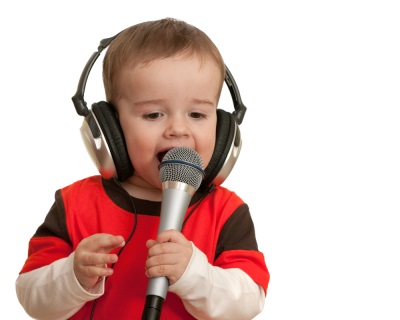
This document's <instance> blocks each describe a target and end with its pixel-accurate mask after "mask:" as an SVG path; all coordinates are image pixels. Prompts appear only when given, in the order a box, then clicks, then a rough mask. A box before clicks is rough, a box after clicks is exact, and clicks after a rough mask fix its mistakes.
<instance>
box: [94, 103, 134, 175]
mask: <svg viewBox="0 0 400 320" xmlns="http://www.w3.org/2000/svg"><path fill="white" fill-rule="evenodd" d="M92 112H93V114H94V116H95V117H96V119H97V122H98V124H99V126H100V130H101V132H102V134H103V136H104V138H105V141H106V143H107V146H108V149H109V151H110V153H111V156H112V160H113V162H114V166H115V169H116V171H117V172H116V173H117V177H118V180H120V181H124V180H126V179H128V178H129V177H130V176H131V175H132V174H133V166H132V163H131V161H130V158H129V154H128V150H127V148H126V143H125V137H124V134H123V132H122V128H121V125H120V123H119V120H118V119H117V116H116V113H115V109H114V107H113V106H112V105H110V104H109V103H107V102H105V101H100V102H98V103H94V104H93V105H92ZM100 171H101V170H100Z"/></svg>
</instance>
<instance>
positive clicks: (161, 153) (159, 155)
mask: <svg viewBox="0 0 400 320" xmlns="http://www.w3.org/2000/svg"><path fill="white" fill-rule="evenodd" d="M168 151H169V150H166V151H163V152H160V153H159V154H158V155H157V157H158V161H160V163H161V162H162V160H163V159H164V157H165V155H166V154H167V152H168Z"/></svg>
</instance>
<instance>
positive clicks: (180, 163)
mask: <svg viewBox="0 0 400 320" xmlns="http://www.w3.org/2000/svg"><path fill="white" fill-rule="evenodd" d="M159 169H160V181H161V183H162V202H161V214H160V224H159V226H158V233H161V232H163V231H165V230H171V229H173V230H178V231H181V230H182V223H183V219H184V217H185V214H186V211H187V208H188V206H189V203H190V200H191V199H192V197H193V195H194V194H195V192H196V191H197V189H198V188H199V187H200V185H201V182H202V180H203V179H204V170H203V160H202V159H201V157H200V155H199V154H198V153H197V152H196V151H194V150H193V149H190V148H185V147H178V148H174V149H171V150H169V151H168V152H167V153H166V155H165V157H164V158H163V159H162V161H161V164H160V166H159ZM168 286H169V283H168V278H166V277H155V278H151V279H149V283H148V286H147V292H146V303H145V307H144V310H143V314H142V320H158V319H160V315H161V309H162V304H163V302H164V300H165V297H166V295H167V291H168Z"/></svg>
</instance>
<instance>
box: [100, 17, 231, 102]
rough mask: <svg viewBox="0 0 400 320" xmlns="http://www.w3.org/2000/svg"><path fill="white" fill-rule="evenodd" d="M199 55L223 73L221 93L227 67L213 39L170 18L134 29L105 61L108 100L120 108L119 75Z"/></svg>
mask: <svg viewBox="0 0 400 320" xmlns="http://www.w3.org/2000/svg"><path fill="white" fill-rule="evenodd" d="M177 55H179V56H182V57H188V58H190V57H192V56H196V57H197V58H199V59H200V60H201V61H204V60H206V59H207V60H208V61H212V62H213V63H215V65H216V66H217V68H218V70H219V72H220V86H219V88H218V90H219V94H220V93H221V90H222V86H223V82H224V78H225V64H224V61H223V59H222V56H221V54H220V52H219V50H218V48H217V47H216V46H215V44H214V43H213V42H212V41H211V39H210V38H209V37H208V36H207V35H206V34H205V33H204V32H203V31H201V30H199V29H198V28H196V27H194V26H192V25H190V24H188V23H186V22H184V21H180V20H176V19H172V18H166V19H161V20H156V21H147V22H143V23H139V24H136V25H134V26H131V27H129V28H127V29H125V30H123V31H122V32H120V34H118V36H117V37H116V38H115V39H114V40H113V41H112V43H111V44H110V46H109V48H108V50H107V53H106V55H105V57H104V61H103V82H104V88H105V93H106V99H107V101H108V102H109V103H111V104H112V105H114V106H116V104H115V102H116V101H117V99H118V98H117V97H118V94H119V92H118V88H119V85H120V83H119V76H120V74H121V71H123V70H125V68H133V67H135V66H137V65H138V64H148V63H150V62H152V61H154V60H159V59H165V58H169V57H173V56H177Z"/></svg>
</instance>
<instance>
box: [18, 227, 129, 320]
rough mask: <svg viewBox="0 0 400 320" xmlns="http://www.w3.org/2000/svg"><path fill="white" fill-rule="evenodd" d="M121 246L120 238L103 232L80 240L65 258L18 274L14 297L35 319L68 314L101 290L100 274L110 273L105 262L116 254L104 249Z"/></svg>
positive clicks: (102, 283) (115, 259)
mask: <svg viewBox="0 0 400 320" xmlns="http://www.w3.org/2000/svg"><path fill="white" fill-rule="evenodd" d="M123 245H124V241H123V239H122V237H120V236H112V235H104V234H96V235H93V236H90V237H88V238H86V239H84V240H82V241H81V243H80V244H79V245H78V246H77V248H76V250H75V252H73V253H72V254H71V255H70V256H69V257H67V258H62V259H59V260H56V261H54V262H53V263H51V264H50V265H47V266H44V267H41V268H38V269H35V270H32V271H29V272H25V273H22V274H20V275H19V276H18V278H17V281H16V291H17V297H18V300H19V301H20V303H21V305H22V306H23V308H24V309H25V311H26V312H27V314H28V315H30V316H31V317H33V318H35V319H42V320H45V319H51V320H54V319H66V318H68V317H70V316H72V315H73V314H75V313H76V312H77V311H78V310H79V309H80V308H81V307H82V306H83V305H84V304H85V303H86V302H88V301H91V300H94V299H96V298H98V297H99V296H101V295H102V294H103V293H104V276H106V275H111V274H112V271H111V272H110V271H109V268H107V267H106V266H105V264H106V263H110V262H115V261H117V258H116V255H114V254H106V252H108V251H110V250H112V249H113V248H116V247H121V246H123ZM74 270H75V271H74Z"/></svg>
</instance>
